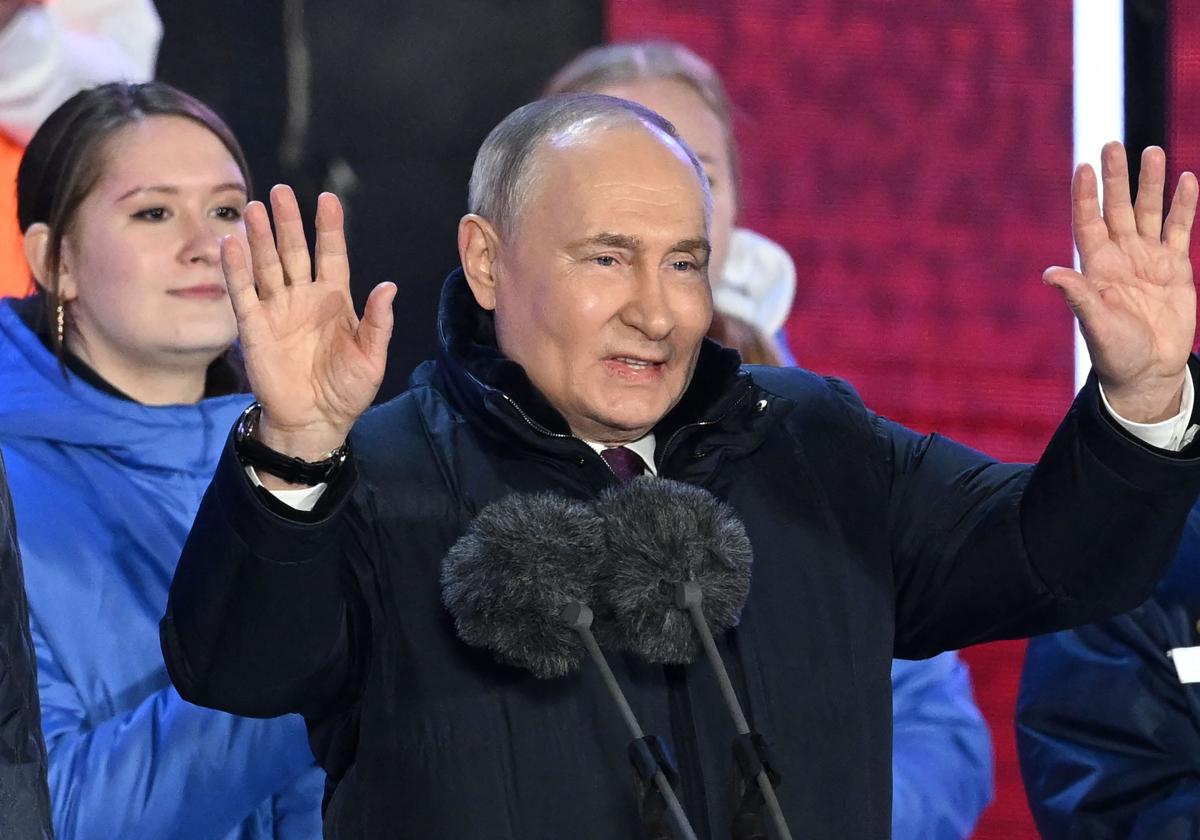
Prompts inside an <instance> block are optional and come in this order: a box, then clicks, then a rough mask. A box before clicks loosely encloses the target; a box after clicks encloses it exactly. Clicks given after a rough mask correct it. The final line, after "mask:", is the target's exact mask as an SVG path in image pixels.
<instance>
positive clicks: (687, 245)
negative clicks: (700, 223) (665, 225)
mask: <svg viewBox="0 0 1200 840" xmlns="http://www.w3.org/2000/svg"><path fill="white" fill-rule="evenodd" d="M671 250H672V251H691V252H693V253H695V252H697V251H698V252H700V253H702V254H704V256H705V258H707V257H708V255H709V254H711V253H712V245H711V244H709V241H708V240H707V239H704V238H699V239H682V240H680V241H679V242H676V243H675V244H674V245H673V246H671Z"/></svg>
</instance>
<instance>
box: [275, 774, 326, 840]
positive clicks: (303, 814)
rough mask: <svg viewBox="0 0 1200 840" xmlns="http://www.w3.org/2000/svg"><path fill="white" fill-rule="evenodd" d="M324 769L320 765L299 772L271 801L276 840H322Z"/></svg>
mask: <svg viewBox="0 0 1200 840" xmlns="http://www.w3.org/2000/svg"><path fill="white" fill-rule="evenodd" d="M324 795H325V771H324V770H322V769H321V768H320V767H313V768H312V769H311V770H309V771H307V772H305V773H302V774H300V776H299V777H298V778H297V779H296V780H295V781H294V782H292V783H291V784H290V785H288V786H287V787H286V788H284V789H283V790H281V791H280V792H279V793H277V794H275V797H274V799H273V800H272V801H271V810H272V812H273V814H274V827H275V840H320V838H321V836H322V834H321V799H322V797H323V796H324Z"/></svg>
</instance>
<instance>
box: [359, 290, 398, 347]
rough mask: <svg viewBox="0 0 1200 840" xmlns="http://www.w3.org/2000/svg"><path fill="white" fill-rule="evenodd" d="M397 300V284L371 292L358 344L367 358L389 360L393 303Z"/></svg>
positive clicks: (360, 328) (364, 308) (361, 322)
mask: <svg viewBox="0 0 1200 840" xmlns="http://www.w3.org/2000/svg"><path fill="white" fill-rule="evenodd" d="M395 299H396V284H395V283H380V284H379V285H378V286H376V287H375V288H374V289H372V290H371V294H370V295H369V296H368V297H367V305H366V306H365V307H363V316H362V321H360V322H359V324H358V344H359V347H361V348H362V350H363V352H364V353H365V354H367V356H369V357H371V358H373V359H377V360H379V361H381V362H382V361H383V360H385V359H386V358H387V346H388V342H389V341H390V340H391V338H392V324H393V322H394V317H393V315H392V302H393V301H394V300H395Z"/></svg>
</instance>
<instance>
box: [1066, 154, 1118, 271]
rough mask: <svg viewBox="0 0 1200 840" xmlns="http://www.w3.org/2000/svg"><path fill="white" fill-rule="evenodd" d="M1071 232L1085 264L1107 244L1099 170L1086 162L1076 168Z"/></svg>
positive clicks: (1072, 183) (1072, 197)
mask: <svg viewBox="0 0 1200 840" xmlns="http://www.w3.org/2000/svg"><path fill="white" fill-rule="evenodd" d="M1071 230H1072V233H1073V234H1074V236H1075V247H1076V248H1077V249H1078V250H1079V258H1080V261H1081V262H1082V263H1083V265H1085V266H1086V265H1087V264H1088V258H1089V257H1090V256H1092V255H1093V254H1095V253H1096V252H1097V251H1099V250H1100V249H1101V248H1103V247H1105V246H1106V245H1108V241H1109V240H1108V228H1107V227H1105V225H1104V220H1103V219H1102V218H1100V194H1099V190H1098V189H1097V186H1096V170H1094V169H1092V167H1091V166H1090V165H1088V164H1086V163H1084V164H1081V165H1079V166H1078V167H1076V169H1075V177H1074V178H1072V179H1071Z"/></svg>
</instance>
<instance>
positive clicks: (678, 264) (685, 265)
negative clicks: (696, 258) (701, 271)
mask: <svg viewBox="0 0 1200 840" xmlns="http://www.w3.org/2000/svg"><path fill="white" fill-rule="evenodd" d="M671 267H672V268H674V269H675V270H676V271H695V270H696V264H695V263H694V262H692V261H691V260H675V262H673V263H671Z"/></svg>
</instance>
